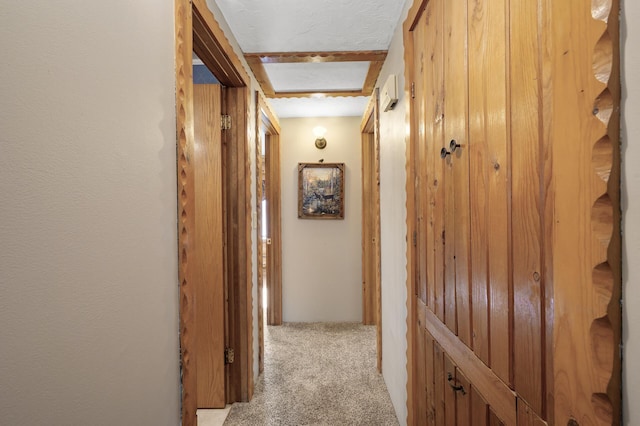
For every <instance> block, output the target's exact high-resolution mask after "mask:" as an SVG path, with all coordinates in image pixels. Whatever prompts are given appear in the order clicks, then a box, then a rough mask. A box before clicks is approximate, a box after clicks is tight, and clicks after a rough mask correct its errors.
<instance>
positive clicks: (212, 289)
mask: <svg viewBox="0 0 640 426" xmlns="http://www.w3.org/2000/svg"><path fill="white" fill-rule="evenodd" d="M193 97H194V103H193V111H194V140H195V149H194V155H195V160H194V172H195V182H194V184H195V195H196V203H195V209H196V210H195V222H196V223H195V234H194V235H195V252H194V255H195V269H196V271H195V278H196V294H195V297H196V365H197V389H198V391H197V406H198V408H224V407H225V404H226V394H225V377H226V374H225V360H224V350H225V302H224V266H223V265H224V254H223V253H224V251H223V250H224V247H223V201H222V200H223V199H222V137H221V128H220V122H221V120H220V116H221V90H220V85H215V84H206V85H204V84H195V85H194V87H193Z"/></svg>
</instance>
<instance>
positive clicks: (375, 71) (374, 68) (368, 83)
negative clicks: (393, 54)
mask: <svg viewBox="0 0 640 426" xmlns="http://www.w3.org/2000/svg"><path fill="white" fill-rule="evenodd" d="M383 64H384V61H383V60H378V61H371V64H370V65H369V69H368V70H367V75H366V77H365V78H364V83H363V84H362V93H363V94H364V96H371V94H372V93H373V89H374V88H375V87H376V82H377V81H378V76H379V75H380V70H382V65H383Z"/></svg>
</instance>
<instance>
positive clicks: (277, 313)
mask: <svg viewBox="0 0 640 426" xmlns="http://www.w3.org/2000/svg"><path fill="white" fill-rule="evenodd" d="M261 131H264V133H265V138H266V140H265V147H266V146H267V145H269V146H271V147H272V148H275V152H273V151H272V154H273V155H275V156H277V157H278V160H279V156H280V123H279V121H278V117H277V116H276V115H275V114H274V113H273V112H272V111H271V109H270V108H269V106H268V105H267V102H266V101H265V99H264V97H263V96H262V94H261V93H260V92H258V91H256V165H257V167H256V182H257V185H256V206H257V216H258V220H257V222H258V226H257V233H258V238H257V240H258V255H257V259H258V339H259V342H260V344H259V356H258V359H259V371H260V372H262V371H263V370H264V329H263V320H262V318H263V315H264V313H263V308H262V302H263V300H262V281H263V279H264V276H263V272H262V258H263V256H264V255H265V253H264V248H263V245H262V241H261V239H262V235H261V233H262V198H263V196H265V195H266V196H269V195H271V206H272V207H273V208H271V209H270V211H271V215H270V216H269V217H268V218H267V221H268V222H270V224H271V226H270V227H269V230H270V238H271V239H272V250H271V251H272V256H273V257H274V258H275V259H269V258H268V259H267V262H269V261H272V262H274V264H275V266H276V268H278V271H276V272H275V273H274V275H275V277H271V278H272V279H271V280H268V281H267V298H268V302H269V304H268V307H267V324H269V325H281V324H282V243H281V242H282V238H281V235H282V232H281V228H280V216H281V215H280V197H277V199H275V200H274V199H273V198H274V197H273V193H274V191H273V190H272V191H269V188H272V189H275V193H276V194H278V195H279V194H280V179H279V177H280V161H276V164H274V165H275V166H276V167H267V164H266V163H263V161H262V159H261V157H262V154H263V153H262V151H261V147H260V142H259V141H260V132H261ZM272 169H275V170H272ZM267 172H270V174H269V176H266V179H267V185H266V187H265V188H263V187H262V174H263V173H267ZM265 192H266V194H265ZM269 193H271V194H269ZM269 285H271V287H270V288H269Z"/></svg>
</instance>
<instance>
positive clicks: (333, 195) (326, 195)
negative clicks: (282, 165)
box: [298, 163, 344, 219]
mask: <svg viewBox="0 0 640 426" xmlns="http://www.w3.org/2000/svg"><path fill="white" fill-rule="evenodd" d="M298 218H300V219H344V163H298Z"/></svg>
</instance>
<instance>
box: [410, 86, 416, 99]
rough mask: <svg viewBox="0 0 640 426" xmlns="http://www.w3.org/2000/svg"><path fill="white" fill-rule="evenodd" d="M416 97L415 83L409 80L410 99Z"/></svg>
mask: <svg viewBox="0 0 640 426" xmlns="http://www.w3.org/2000/svg"><path fill="white" fill-rule="evenodd" d="M415 97H416V83H414V82H411V99H415Z"/></svg>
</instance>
